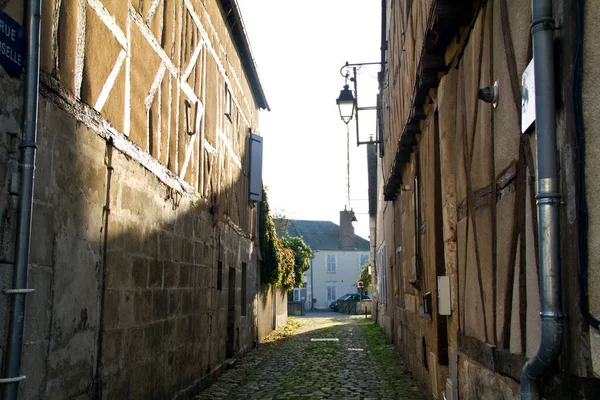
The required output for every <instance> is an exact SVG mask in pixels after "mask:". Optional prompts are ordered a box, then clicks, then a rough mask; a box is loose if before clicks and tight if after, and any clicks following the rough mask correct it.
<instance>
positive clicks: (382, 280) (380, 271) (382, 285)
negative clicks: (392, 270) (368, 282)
mask: <svg viewBox="0 0 600 400" xmlns="http://www.w3.org/2000/svg"><path fill="white" fill-rule="evenodd" d="M386 275H387V271H386V266H385V245H383V246H381V247H380V248H379V251H378V252H377V299H378V301H379V303H382V304H387V282H386V281H387V279H386Z"/></svg>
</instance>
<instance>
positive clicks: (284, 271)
mask: <svg viewBox="0 0 600 400" xmlns="http://www.w3.org/2000/svg"><path fill="white" fill-rule="evenodd" d="M259 212H260V215H259V223H258V230H259V235H260V246H259V248H260V253H261V255H262V262H261V265H260V266H261V268H260V278H261V282H262V283H263V284H267V285H275V286H277V287H283V288H284V289H286V290H289V289H292V288H293V287H294V284H295V282H296V279H295V278H296V277H295V273H294V261H295V257H294V252H293V251H291V250H289V249H286V248H284V246H283V244H282V242H281V239H279V237H278V236H277V232H276V231H275V224H274V223H273V218H272V217H271V215H270V209H269V201H268V199H267V191H266V190H265V188H263V199H262V201H261V202H260V211H259Z"/></svg>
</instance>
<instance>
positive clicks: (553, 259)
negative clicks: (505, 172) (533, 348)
mask: <svg viewBox="0 0 600 400" xmlns="http://www.w3.org/2000/svg"><path fill="white" fill-rule="evenodd" d="M553 30H554V19H553V17H552V0H534V1H533V3H532V23H531V33H532V37H533V56H534V60H535V61H534V63H535V64H534V68H535V113H536V122H535V123H536V135H537V136H536V137H537V180H538V188H537V192H538V193H537V195H536V199H537V208H538V231H539V238H538V240H539V252H540V302H541V313H540V314H541V318H542V335H541V340H540V347H539V348H538V350H537V352H536V353H535V354H534V355H533V357H531V358H530V359H529V361H527V363H526V364H525V366H524V367H523V371H522V373H521V399H539V398H540V379H541V377H542V375H543V374H544V372H545V370H546V369H547V368H548V367H549V366H550V365H551V364H552V363H553V362H554V361H555V360H556V358H557V357H558V353H559V352H560V347H561V340H562V331H563V314H562V305H561V284H560V253H559V245H560V242H559V239H560V237H559V236H560V231H559V220H558V217H559V209H558V206H559V201H560V193H559V191H558V176H557V175H558V174H557V166H558V163H557V154H556V153H557V148H556V146H557V145H556V109H555V93H554V51H553V46H554V43H553V35H554V32H553Z"/></svg>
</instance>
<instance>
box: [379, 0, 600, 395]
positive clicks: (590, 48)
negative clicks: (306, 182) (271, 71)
mask: <svg viewBox="0 0 600 400" xmlns="http://www.w3.org/2000/svg"><path fill="white" fill-rule="evenodd" d="M382 3H383V7H382V11H383V19H382V21H383V29H382V32H383V36H382V59H381V62H382V73H381V75H380V103H381V110H380V113H379V118H378V125H379V133H380V137H379V140H380V142H379V144H378V147H379V153H380V154H381V155H382V156H381V157H380V158H378V159H377V160H378V161H377V165H376V167H375V166H374V168H373V169H376V174H377V184H376V186H375V188H376V189H377V193H375V194H373V195H372V196H371V197H372V199H373V198H374V197H373V196H376V199H377V207H376V212H372V219H371V221H372V226H371V240H372V243H371V244H372V245H373V246H374V248H375V249H374V254H373V258H374V260H375V268H374V279H375V280H376V287H377V293H376V298H377V299H376V301H377V306H376V307H375V309H376V320H377V322H378V323H379V324H381V325H382V326H383V328H384V330H385V332H386V334H387V335H388V336H389V337H390V338H391V339H392V341H393V342H394V344H395V345H396V347H397V348H398V349H399V350H400V351H401V353H402V354H403V356H404V357H405V358H406V361H407V364H408V366H409V368H410V370H411V372H412V374H413V375H414V377H415V378H416V379H417V381H418V382H419V384H420V385H421V387H422V389H423V391H424V392H425V393H427V396H428V397H429V398H436V399H441V398H446V399H453V400H457V399H459V398H460V399H484V398H485V399H515V398H519V397H520V395H521V388H520V384H521V383H522V375H521V373H522V368H523V366H524V364H525V363H526V362H527V361H528V360H529V359H530V358H531V357H532V356H534V354H535V353H536V350H537V349H538V346H539V345H540V340H541V331H542V322H541V320H542V318H540V311H542V310H547V308H545V307H544V304H542V302H543V300H542V299H541V296H540V290H541V288H540V283H539V282H540V277H541V279H542V281H543V282H546V281H545V279H546V277H547V274H548V273H547V270H546V269H545V267H544V264H546V263H547V262H548V260H547V259H546V255H547V254H546V253H544V252H541V253H540V246H541V245H540V241H539V239H538V236H539V228H538V223H539V218H540V216H539V215H538V207H540V205H539V204H548V203H550V202H555V200H551V201H550V200H549V201H545V198H542V197H538V198H537V199H536V194H539V190H538V184H540V185H543V184H545V183H544V182H538V180H537V174H538V164H539V163H538V162H537V161H536V157H537V151H538V142H537V140H536V131H535V125H534V126H532V127H529V128H527V127H525V128H526V129H522V123H523V117H522V111H523V110H524V109H525V108H526V107H527V106H528V105H527V104H526V103H527V102H528V101H529V100H530V99H529V98H528V97H527V96H525V95H524V94H523V93H524V91H523V87H524V86H526V84H524V83H523V82H525V81H523V79H524V75H525V74H526V68H527V67H528V65H529V64H530V62H531V61H532V58H533V54H534V46H533V41H532V2H509V1H505V0H493V1H492V0H489V1H471V0H465V1H443V0H428V1H417V0H412V1H403V0H386V1H383V2H382ZM533 3H534V4H535V3H538V2H536V1H534V2H533ZM545 3H548V2H545ZM549 3H552V2H549ZM553 3H554V8H553V13H552V15H551V17H552V18H551V19H552V20H553V24H554V25H552V26H551V27H550V28H549V29H550V30H551V32H552V38H553V39H552V40H553V45H554V60H553V61H551V62H550V63H549V64H550V65H549V66H548V68H549V69H552V68H551V67H552V66H553V67H554V74H555V79H554V82H556V85H555V91H556V96H555V98H554V99H552V100H551V101H552V102H553V104H555V108H556V116H555V126H556V134H557V140H556V144H555V146H556V152H555V154H556V155H557V163H558V168H557V171H558V172H557V174H558V175H557V176H558V180H557V181H558V192H557V193H552V196H554V197H553V198H558V197H560V200H559V202H560V206H559V207H558V210H559V214H558V215H559V217H558V224H559V233H560V241H559V242H558V243H559V245H558V248H557V249H556V252H557V254H560V260H559V263H558V265H560V276H561V277H560V279H558V280H556V281H554V282H559V285H560V289H559V293H560V295H562V301H561V300H559V301H558V302H559V303H560V304H561V305H562V311H561V312H560V313H558V312H557V313H552V312H545V313H544V318H547V319H549V320H550V319H552V321H560V323H561V324H562V325H563V332H562V335H559V336H558V337H559V339H558V342H559V345H560V351H559V353H558V359H557V360H556V361H552V362H551V363H550V365H549V367H548V368H546V369H545V370H544V372H543V379H542V380H541V392H542V395H543V396H544V397H545V398H561V399H563V398H593V397H594V394H595V395H597V393H598V392H597V390H598V387H599V379H598V377H599V376H600V357H599V352H598V348H599V346H598V341H599V337H600V336H599V332H600V331H598V329H599V328H600V325H599V324H598V320H597V319H596V318H597V316H598V315H599V312H598V309H599V308H598V307H600V301H599V298H598V295H597V293H595V292H594V290H593V287H594V286H593V285H594V282H597V277H598V274H600V269H599V268H598V263H597V259H598V256H597V254H598V251H597V248H598V246H597V243H598V241H599V240H600V236H599V235H598V234H597V232H596V231H597V226H598V223H597V216H598V215H599V213H598V205H597V204H598V201H597V198H596V197H595V196H594V195H593V194H594V193H596V192H597V188H598V182H597V181H598V180H597V179H595V178H593V177H594V176H595V175H596V172H595V171H597V168H595V167H594V165H595V164H596V163H597V161H594V160H595V159H597V158H598V157H595V154H596V153H597V152H598V148H600V147H599V146H598V143H597V142H596V140H595V139H593V138H594V137H596V136H597V135H595V132H596V130H597V129H598V128H597V126H598V124H597V123H596V121H595V120H596V119H597V115H598V114H597V113H596V112H595V111H596V110H597V108H598V104H599V103H598V95H597V93H596V91H595V90H594V89H592V86H593V84H592V83H591V82H592V81H593V80H594V78H593V77H594V76H595V74H597V63H596V62H595V61H597V60H598V54H599V49H600V45H599V44H598V43H599V42H598V41H597V39H596V38H595V37H594V33H593V32H594V29H595V27H597V22H596V19H595V17H596V16H597V15H596V14H597V13H598V10H596V9H594V7H592V6H590V3H589V2H587V4H588V6H587V7H586V8H585V9H584V8H583V2H578V1H574V2H553ZM596 8H597V7H596ZM549 20H550V19H544V20H543V21H541V22H540V21H538V23H536V25H537V27H536V28H535V29H533V32H534V33H535V32H538V31H539V30H540V29H542V26H543V29H548V27H549V25H548V24H547V21H549ZM552 64H553V65H552ZM582 82H583V85H582ZM495 83H496V93H497V94H498V96H497V97H496V98H495V99H492V98H490V99H489V100H490V102H489V103H488V102H484V101H482V100H481V99H480V96H479V89H482V88H488V89H489V92H491V93H492V92H493V90H494V89H493V87H494V84H495ZM481 97H484V96H481ZM531 102H534V100H533V99H531ZM584 129H585V130H584ZM522 131H524V133H522ZM584 132H585V133H584ZM585 154H587V155H585ZM584 155H585V158H584ZM584 160H585V163H584ZM584 168H585V169H584ZM554 204H557V205H558V204H559V203H558V202H555V203H554ZM545 232H546V231H545ZM540 258H543V259H540ZM448 293H449V296H448V295H447V294H448Z"/></svg>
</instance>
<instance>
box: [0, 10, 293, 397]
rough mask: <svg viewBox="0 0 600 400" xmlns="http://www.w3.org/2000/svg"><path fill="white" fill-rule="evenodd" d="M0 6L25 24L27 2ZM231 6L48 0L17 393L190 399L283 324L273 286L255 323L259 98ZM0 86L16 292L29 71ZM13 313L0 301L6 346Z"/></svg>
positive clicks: (0, 142)
mask: <svg viewBox="0 0 600 400" xmlns="http://www.w3.org/2000/svg"><path fill="white" fill-rule="evenodd" d="M0 7H2V9H3V10H4V11H5V12H7V13H8V14H9V15H11V16H12V17H13V18H15V19H16V20H18V21H19V22H21V21H22V18H23V1H21V0H9V1H3V2H0ZM220 7H221V3H220V2H219V1H216V0H212V1H203V2H200V1H197V0H189V1H185V2H171V1H162V0H161V1H153V2H150V1H139V2H138V1H134V2H133V1H127V2H120V1H112V0H90V1H84V2H81V1H80V2H77V1H71V0H65V1H62V2H54V1H51V0H45V1H43V12H42V43H41V69H42V72H41V86H40V103H39V119H38V143H37V144H38V147H37V163H36V175H35V191H34V206H33V209H34V210H33V223H32V240H31V260H30V261H31V263H30V267H29V286H30V287H31V288H33V289H35V293H34V294H31V295H28V299H27V302H26V313H25V318H26V319H25V338H24V347H23V361H22V367H21V371H22V373H23V374H24V375H27V379H26V380H25V381H24V382H22V383H21V384H20V385H19V390H20V396H21V398H24V399H34V398H50V399H63V398H76V399H78V398H82V399H83V398H107V399H113V398H130V399H146V398H168V397H175V398H178V397H179V398H184V397H188V396H190V395H193V394H194V393H195V392H197V391H199V390H200V389H201V388H202V387H203V386H205V385H206V384H208V383H209V381H210V380H212V379H214V378H215V377H216V376H217V375H218V374H219V373H220V371H221V370H222V369H223V368H224V366H225V365H226V363H225V360H226V359H227V358H229V357H236V356H240V355H241V354H243V353H244V352H246V351H247V350H248V349H249V348H250V347H251V346H253V345H254V344H255V343H256V342H257V341H258V340H260V339H261V338H262V337H264V336H266V334H268V333H269V332H270V331H271V330H272V329H273V328H274V327H276V326H278V324H282V323H285V317H286V315H287V307H286V306H285V305H286V303H287V298H286V294H285V292H283V293H279V292H278V291H273V292H272V296H271V298H269V301H272V304H273V306H272V307H271V308H269V313H270V316H269V318H268V319H267V321H268V325H264V329H262V330H261V329H258V326H259V309H261V306H260V304H261V303H263V300H264V299H266V296H265V295H264V294H263V293H262V292H261V290H260V282H259V279H260V278H259V264H258V256H257V252H258V246H257V243H256V242H255V241H254V240H255V237H254V233H255V228H256V227H255V221H256V216H255V213H256V209H255V208H252V207H250V206H249V204H248V201H247V187H248V182H247V176H248V168H249V166H248V155H247V140H248V132H249V130H250V129H252V130H253V131H254V132H255V133H256V132H258V109H259V107H263V108H264V105H259V103H260V101H263V102H264V99H263V100H257V98H259V97H260V96H258V97H256V96H257V93H256V90H257V89H256V87H257V86H256V85H258V86H260V84H259V83H255V84H254V85H251V84H250V83H249V82H248V80H249V79H251V78H249V77H248V75H247V72H248V71H247V70H246V69H245V68H244V67H243V66H242V61H241V57H240V55H239V54H238V50H239V49H238V47H237V46H236V45H235V44H234V41H233V39H232V38H231V37H230V31H229V27H228V26H227V22H226V21H225V20H224V18H223V16H222V14H221V8H220ZM184 26H185V27H186V28H185V29H184ZM0 89H1V92H2V94H3V95H2V97H1V98H0V209H1V210H2V214H1V216H2V217H1V219H0V224H1V225H0V283H1V284H2V288H7V287H10V281H11V276H12V262H13V259H14V255H13V247H14V227H15V220H16V200H17V198H18V197H17V196H18V175H17V173H16V172H17V163H18V151H17V150H18V144H19V141H20V137H19V135H20V133H21V128H20V125H21V120H22V100H21V99H22V82H21V80H20V79H18V78H13V77H9V76H8V75H7V74H6V73H5V72H4V70H0ZM226 89H227V90H228V93H226V92H227V90H226ZM186 101H187V102H186ZM228 101H230V103H229V105H228V104H227V102H228ZM228 106H230V107H231V108H230V109H229V115H225V111H226V109H227V107H228ZM242 277H244V278H245V280H244V281H243V280H242ZM242 295H245V298H242ZM263 308H264V307H263ZM7 309H8V302H7V299H6V298H5V297H4V296H0V319H1V320H2V321H3V324H0V338H1V339H2V340H1V341H0V353H1V354H0V356H3V354H4V350H5V338H6V329H7V326H8V316H7Z"/></svg>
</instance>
